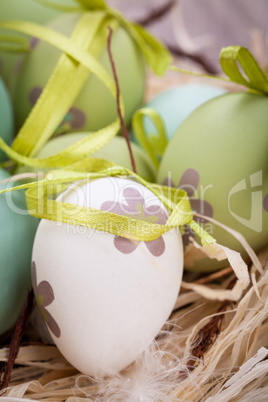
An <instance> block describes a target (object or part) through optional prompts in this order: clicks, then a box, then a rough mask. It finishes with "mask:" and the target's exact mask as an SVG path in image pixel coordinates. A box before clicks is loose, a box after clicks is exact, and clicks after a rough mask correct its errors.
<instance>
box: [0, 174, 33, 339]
mask: <svg viewBox="0 0 268 402" xmlns="http://www.w3.org/2000/svg"><path fill="white" fill-rule="evenodd" d="M9 176H10V175H9V173H7V172H6V171H5V170H3V169H1V168H0V181H1V180H4V179H7V178H8V177H9ZM7 186H8V187H12V186H14V183H12V184H0V190H3V189H4V188H6V187H7ZM0 222H1V225H0V283H1V292H0V335H2V334H4V333H5V332H6V331H8V330H9V329H11V328H12V326H13V325H14V324H15V322H16V320H17V318H18V315H19V313H20V310H21V308H22V306H23V304H24V302H25V299H26V296H27V292H28V290H30V288H31V254H32V246H33V241H34V236H35V232H36V229H37V226H38V222H39V220H38V219H36V218H33V217H32V216H29V214H28V211H27V208H26V201H25V194H24V192H21V191H20V192H18V191H14V192H9V193H4V194H0Z"/></svg>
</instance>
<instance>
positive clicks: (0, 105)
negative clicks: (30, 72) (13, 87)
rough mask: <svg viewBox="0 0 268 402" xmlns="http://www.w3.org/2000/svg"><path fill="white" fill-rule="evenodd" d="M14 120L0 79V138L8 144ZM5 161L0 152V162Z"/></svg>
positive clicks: (2, 153) (8, 99) (6, 93)
mask: <svg viewBox="0 0 268 402" xmlns="http://www.w3.org/2000/svg"><path fill="white" fill-rule="evenodd" d="M13 130H14V118H13V111H12V106H11V101H10V98H9V94H8V92H7V90H6V87H5V85H4V83H3V80H2V79H1V77H0V137H1V138H3V140H4V141H5V142H6V143H7V144H10V143H11V141H12V137H13ZM5 159H6V156H5V154H4V152H2V151H0V161H3V160H5Z"/></svg>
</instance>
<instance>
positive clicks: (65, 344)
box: [32, 178, 183, 376]
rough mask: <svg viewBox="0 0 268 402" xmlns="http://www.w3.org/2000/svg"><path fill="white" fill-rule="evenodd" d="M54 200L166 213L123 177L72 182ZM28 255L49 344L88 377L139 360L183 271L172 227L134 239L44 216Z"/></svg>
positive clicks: (170, 303) (144, 213)
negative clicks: (153, 235) (148, 237)
mask: <svg viewBox="0 0 268 402" xmlns="http://www.w3.org/2000/svg"><path fill="white" fill-rule="evenodd" d="M59 199H60V200H63V201H64V202H68V203H71V204H74V208H78V207H77V205H83V206H90V207H92V208H97V209H102V210H106V211H109V212H114V213H117V214H120V215H122V214H128V215H133V216H136V217H137V219H139V217H140V219H145V218H144V216H145V217H147V219H154V222H156V221H157V220H158V223H162V224H163V223H164V222H165V221H166V219H167V216H168V213H167V211H166V209H165V207H164V205H163V204H162V203H161V202H160V200H159V199H158V198H157V197H156V196H155V195H154V194H153V193H152V192H151V191H149V190H148V189H146V188H145V187H144V186H142V185H141V184H139V183H137V182H135V181H131V180H128V179H122V178H102V179H97V180H94V181H91V182H85V181H84V182H80V183H75V184H74V185H72V186H71V187H69V189H68V190H67V191H66V192H65V193H64V194H63V195H62V196H60V197H59ZM152 214H153V215H152ZM153 216H154V217H153ZM142 217H143V218H142ZM107 225H109V221H107ZM32 259H33V274H32V277H33V286H34V289H35V293H36V297H37V300H42V301H43V304H41V305H40V304H39V306H40V307H41V310H42V311H43V316H45V317H46V318H47V325H48V328H49V330H50V333H51V336H52V338H53V340H54V342H55V343H56V345H57V347H58V348H59V350H60V351H61V353H62V354H63V355H64V356H65V358H66V359H67V360H68V361H69V362H70V363H71V364H72V365H73V366H74V367H76V368H77V369H78V370H80V371H81V372H83V373H85V374H88V375H92V376H105V375H110V374H113V373H115V372H117V371H119V370H122V369H123V368H125V367H126V366H128V365H129V364H130V363H132V362H133V361H134V360H135V359H136V358H138V357H139V355H140V354H141V353H142V352H143V350H144V349H145V348H146V346H147V345H148V344H149V342H150V341H151V340H152V339H153V338H154V337H155V336H156V335H157V333H158V332H159V330H160V329H161V327H162V326H163V324H164V323H165V321H166V320H167V319H168V317H169V315H170V313H171V311H172V308H173V307H174V304H175V301H176V298H177V295H178V292H179V288H180V283H181V277H182V269H183V250H182V240H181V234H180V231H179V229H178V230H174V231H172V232H168V233H166V234H164V235H163V236H162V237H160V238H158V239H156V240H155V241H151V242H142V241H140V242H138V241H135V240H132V241H131V240H129V239H124V238H122V237H119V236H114V235H112V234H110V233H107V232H100V231H97V230H94V229H91V228H85V227H82V226H76V225H67V224H65V223H59V222H53V221H48V220H42V221H41V223H40V225H39V228H38V230H37V234H36V238H35V242H34V248H33V256H32ZM51 294H53V296H54V299H53V298H52V297H51ZM43 295H45V296H44V297H43ZM46 295H47V296H46ZM40 298H41V299H40ZM44 308H45V310H44Z"/></svg>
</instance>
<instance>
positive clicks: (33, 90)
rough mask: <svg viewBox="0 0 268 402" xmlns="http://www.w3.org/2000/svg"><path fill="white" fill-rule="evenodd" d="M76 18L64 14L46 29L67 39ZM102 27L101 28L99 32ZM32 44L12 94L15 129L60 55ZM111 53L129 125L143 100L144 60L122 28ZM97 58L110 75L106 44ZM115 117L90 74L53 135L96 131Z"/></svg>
mask: <svg viewBox="0 0 268 402" xmlns="http://www.w3.org/2000/svg"><path fill="white" fill-rule="evenodd" d="M79 17H80V14H79V13H68V14H64V15H62V16H60V17H58V18H56V19H54V20H53V21H51V22H50V23H49V24H48V26H49V27H50V28H53V29H55V30H56V31H58V32H60V33H62V34H64V35H66V36H70V35H71V33H72V31H73V29H74V27H75V25H76V23H77V22H78V20H79ZM105 28H107V35H108V23H107V26H105ZM105 28H103V27H102V31H104V29H105ZM105 32H106V31H105ZM105 34H106V33H105ZM98 40H99V38H98V35H96V36H95V39H94V40H93V44H94V46H96V43H97V41H98ZM31 43H32V51H31V52H30V53H29V54H28V55H27V56H26V57H25V59H24V62H23V63H22V65H21V68H20V72H19V75H18V77H17V80H16V84H15V89H14V92H13V102H14V110H15V117H16V124H17V125H18V127H20V126H21V125H22V124H23V122H24V121H25V119H26V117H27V116H28V114H29V113H30V111H31V109H32V107H33V106H34V104H35V103H36V101H37V99H38V97H39V96H40V94H41V93H42V90H43V88H44V86H45V85H46V83H47V81H48V79H49V77H50V75H51V73H52V72H53V70H54V68H55V66H56V63H57V61H58V58H59V56H60V51H59V50H58V49H57V48H55V47H53V46H51V45H48V44H46V43H44V42H41V41H38V40H35V39H33V40H32V42H31ZM92 46H93V45H92ZM94 46H93V47H94ZM112 52H113V57H114V59H115V63H116V68H117V73H118V77H119V82H120V89H121V93H122V97H123V100H124V105H125V121H126V123H127V124H128V123H129V122H130V118H131V115H132V113H133V112H134V110H135V109H136V108H137V107H138V105H139V104H140V103H141V102H142V99H143V93H144V79H145V69H144V60H143V56H142V55H141V52H140V51H139V49H138V47H137V45H136V44H135V42H134V40H133V39H132V38H131V37H130V35H129V34H128V33H127V32H126V30H125V29H124V28H122V27H121V26H119V27H118V29H116V30H114V34H113V39H112ZM98 59H99V62H100V63H101V65H102V66H103V67H104V68H105V69H106V70H107V71H108V72H109V73H110V74H111V76H112V72H111V66H110V61H109V58H108V53H107V49H106V43H105V44H104V45H103V48H102V50H101V53H100V55H99V57H98ZM116 117H117V112H116V101H115V99H114V98H113V97H112V95H111V93H110V92H109V90H108V89H107V88H106V87H105V85H104V84H103V83H102V82H101V81H100V80H99V79H98V78H97V77H96V76H95V75H94V74H90V75H89V77H88V79H87V81H86V83H85V85H84V86H83V88H82V90H81V92H80V94H79V95H78V97H77V98H76V100H75V102H74V104H73V106H72V107H71V108H70V110H69V111H68V112H67V114H66V116H65V118H64V119H63V121H62V122H61V124H60V125H59V127H58V128H57V130H56V133H57V134H60V133H65V132H71V131H83V130H84V131H96V130H98V129H101V128H103V127H105V126H107V125H108V124H110V123H112V122H113V121H114V120H115V119H116Z"/></svg>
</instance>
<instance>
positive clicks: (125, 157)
mask: <svg viewBox="0 0 268 402" xmlns="http://www.w3.org/2000/svg"><path fill="white" fill-rule="evenodd" d="M87 135H88V133H71V134H65V135H64V136H60V137H55V138H52V139H51V140H50V141H48V142H47V143H46V145H45V146H44V147H43V148H42V150H41V151H40V152H39V153H38V155H37V156H36V157H37V158H48V157H49V156H52V155H56V154H57V153H59V152H61V151H63V150H64V149H65V148H67V147H69V146H71V145H73V144H74V143H76V142H77V141H80V140H82V139H83V138H85V137H86V136H87ZM131 148H132V152H133V156H134V159H135V163H136V168H137V173H138V174H139V175H140V176H141V177H143V178H144V179H145V180H147V181H150V182H155V180H156V175H157V172H156V169H155V167H154V165H153V163H152V161H151V159H150V158H149V157H148V156H147V155H146V154H145V152H144V151H143V150H142V149H140V148H139V147H138V146H137V145H136V144H134V143H131ZM92 156H93V157H94V158H100V159H105V160H108V161H110V162H114V163H116V164H117V165H119V166H123V167H126V168H127V169H130V170H133V169H132V165H131V160H130V156H129V152H128V147H127V143H126V140H125V139H124V138H123V137H114V138H113V139H112V140H111V141H110V142H109V143H108V144H106V145H105V146H104V147H103V148H101V149H99V150H98V151H97V152H95V153H94V154H93V155H92ZM33 170H34V169H32V168H29V167H28V166H22V167H19V168H18V169H17V172H16V173H24V172H30V171H33ZM37 170H38V169H37Z"/></svg>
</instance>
